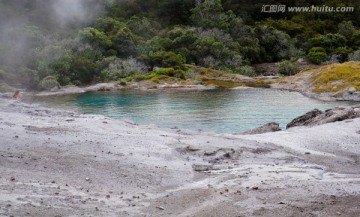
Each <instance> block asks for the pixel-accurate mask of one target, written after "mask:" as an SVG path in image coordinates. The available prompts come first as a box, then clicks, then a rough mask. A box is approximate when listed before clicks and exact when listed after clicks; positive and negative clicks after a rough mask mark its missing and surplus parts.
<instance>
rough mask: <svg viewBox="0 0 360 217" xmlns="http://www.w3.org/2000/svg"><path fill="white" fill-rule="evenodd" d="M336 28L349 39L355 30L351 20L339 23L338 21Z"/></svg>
mask: <svg viewBox="0 0 360 217" xmlns="http://www.w3.org/2000/svg"><path fill="white" fill-rule="evenodd" d="M338 28H339V34H341V35H343V36H345V38H346V39H347V40H350V39H351V37H352V36H353V34H354V33H355V31H356V28H355V27H354V25H353V24H352V22H351V21H342V22H341V23H339V25H338Z"/></svg>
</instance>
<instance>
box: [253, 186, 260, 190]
mask: <svg viewBox="0 0 360 217" xmlns="http://www.w3.org/2000/svg"><path fill="white" fill-rule="evenodd" d="M251 189H252V190H259V187H257V186H253V187H251Z"/></svg>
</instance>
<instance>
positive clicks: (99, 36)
mask: <svg viewBox="0 0 360 217" xmlns="http://www.w3.org/2000/svg"><path fill="white" fill-rule="evenodd" d="M80 37H81V38H82V39H83V41H84V42H86V43H89V44H92V45H93V46H96V47H98V48H100V49H102V50H107V49H109V48H110V47H111V46H112V41H111V40H110V38H109V37H108V36H107V35H106V34H105V33H104V32H102V31H100V30H98V29H95V28H92V27H86V28H84V29H83V30H81V31H80Z"/></svg>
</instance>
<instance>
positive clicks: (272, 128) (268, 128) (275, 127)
mask: <svg viewBox="0 0 360 217" xmlns="http://www.w3.org/2000/svg"><path fill="white" fill-rule="evenodd" d="M276 131H281V128H280V127H279V123H276V122H270V123H267V124H265V125H263V126H261V127H258V128H255V129H252V130H248V131H245V132H242V133H239V135H253V134H262V133H269V132H276Z"/></svg>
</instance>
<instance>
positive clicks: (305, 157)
mask: <svg viewBox="0 0 360 217" xmlns="http://www.w3.org/2000/svg"><path fill="white" fill-rule="evenodd" d="M0 135H1V142H0V144H1V145H0V183H1V184H0V216H36V217H39V216H46V217H48V216H54V217H55V216H58V217H59V216H199V217H200V216H204V217H205V216H269V217H270V216H359V215H360V208H359V206H358V201H359V199H360V169H359V168H360V167H359V159H360V143H359V141H360V119H359V118H354V119H347V120H344V121H337V122H334V123H327V124H322V125H319V126H311V127H304V126H302V127H292V128H290V129H288V130H285V131H279V132H274V133H264V134H259V135H227V134H225V135H217V134H211V133H206V132H192V131H187V130H181V129H160V128H157V127H155V126H146V125H136V124H134V123H129V122H124V121H119V120H113V119H108V118H105V117H103V116H94V115H81V114H77V113H76V112H72V111H63V110H56V109H49V108H44V107H41V106H37V105H29V104H25V103H22V102H19V101H14V100H9V99H1V98H0Z"/></svg>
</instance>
